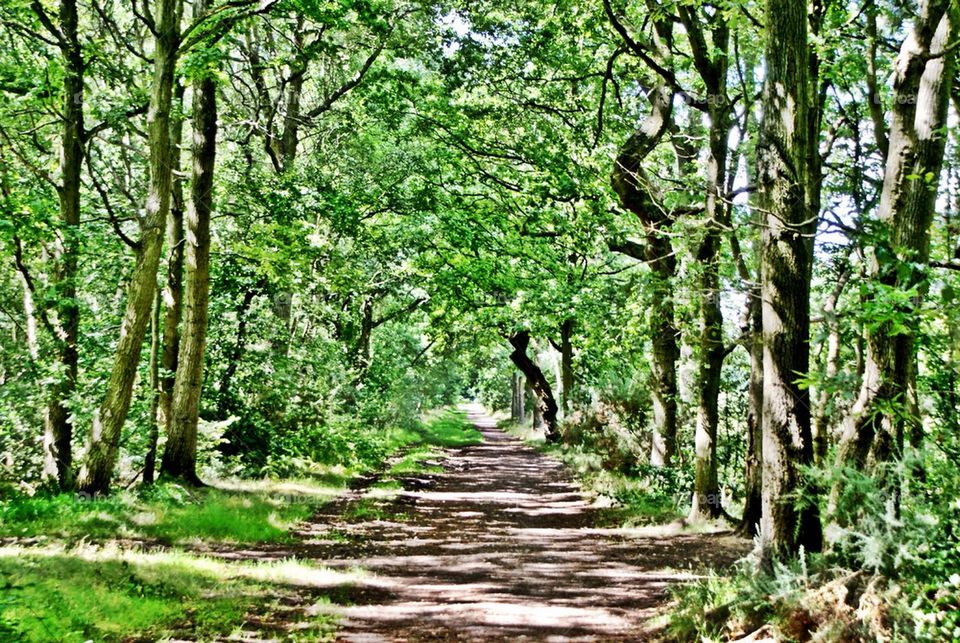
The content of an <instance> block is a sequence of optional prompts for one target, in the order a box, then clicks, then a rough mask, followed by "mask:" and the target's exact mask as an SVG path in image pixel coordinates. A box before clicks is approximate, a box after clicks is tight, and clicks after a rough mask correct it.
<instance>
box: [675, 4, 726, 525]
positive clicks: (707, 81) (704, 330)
mask: <svg viewBox="0 0 960 643" xmlns="http://www.w3.org/2000/svg"><path fill="white" fill-rule="evenodd" d="M678 10H679V12H680V19H681V21H682V22H683V24H684V29H685V31H686V32H687V37H688V38H689V40H690V48H691V50H692V51H693V55H694V65H695V67H696V69H697V71H698V73H699V74H700V77H701V78H702V79H703V82H704V86H705V87H706V89H707V94H708V97H709V100H708V101H707V116H708V118H709V120H710V130H709V134H708V137H707V138H708V145H709V156H708V158H707V166H706V199H705V208H704V215H705V221H704V227H705V233H704V238H703V240H702V241H701V242H700V247H699V249H698V251H697V262H698V264H699V266H700V270H701V273H700V297H701V301H700V312H701V319H700V365H699V372H698V376H697V424H696V437H695V452H694V488H693V502H692V504H691V507H690V514H689V520H691V521H696V520H701V519H707V518H716V517H718V516H721V515H723V513H724V512H723V507H722V506H721V503H720V485H719V481H718V478H717V427H718V424H719V422H720V414H719V405H720V376H721V371H722V368H723V359H724V357H725V356H726V350H725V348H724V345H723V313H722V311H721V308H720V257H719V253H720V233H721V231H722V229H723V226H724V225H725V224H726V223H727V214H726V205H725V203H724V194H725V193H726V191H727V155H728V148H729V143H728V140H729V136H730V116H731V107H730V103H729V101H728V100H727V80H726V79H727V66H728V53H727V52H728V49H729V42H730V31H729V28H728V26H727V23H726V17H725V16H724V14H723V13H722V12H718V13H716V14H714V15H713V16H711V17H709V18H707V20H708V21H709V32H710V35H711V42H710V43H709V44H708V43H707V39H706V38H705V31H706V29H704V27H703V26H702V25H701V22H700V20H699V19H697V17H696V15H697V14H695V12H694V10H691V9H690V8H689V7H685V6H680V7H679V8H678Z"/></svg>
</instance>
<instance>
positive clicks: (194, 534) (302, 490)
mask: <svg viewBox="0 0 960 643" xmlns="http://www.w3.org/2000/svg"><path fill="white" fill-rule="evenodd" d="M342 486H343V485H342V484H341V485H339V486H336V487H327V486H319V485H317V484H316V483H312V482H304V481H300V482H284V483H279V482H276V483H270V482H257V483H239V482H237V483H223V486H222V487H208V488H203V489H187V488H184V487H181V486H179V485H175V484H161V485H157V486H154V487H150V488H147V489H145V490H142V491H139V492H123V493H118V494H116V495H114V496H110V497H108V498H97V499H85V498H83V497H79V496H74V495H71V494H61V495H57V496H43V495H38V496H34V497H26V496H19V497H15V498H12V499H9V500H7V501H4V502H0V536H8V537H10V536H14V537H37V536H47V537H50V538H61V539H65V540H77V539H80V538H84V539H87V540H106V539H110V538H146V539H157V540H160V541H162V542H165V543H170V544H175V543H179V542H184V541H188V540H193V539H200V540H209V541H217V542H231V543H256V542H285V541H288V540H289V539H290V538H291V535H290V529H291V528H292V527H293V526H294V525H296V524H297V523H298V522H300V521H302V520H304V519H306V518H308V517H309V516H310V515H311V514H312V513H313V512H314V511H315V510H316V508H317V507H318V506H320V505H321V504H323V503H324V502H326V501H328V500H329V499H331V498H332V497H334V496H335V495H337V494H338V493H339V492H340V490H341V489H342Z"/></svg>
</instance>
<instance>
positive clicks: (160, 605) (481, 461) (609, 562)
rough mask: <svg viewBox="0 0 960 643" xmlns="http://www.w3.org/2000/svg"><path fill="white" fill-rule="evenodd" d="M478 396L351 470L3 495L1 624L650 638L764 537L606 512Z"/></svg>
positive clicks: (62, 628)
mask: <svg viewBox="0 0 960 643" xmlns="http://www.w3.org/2000/svg"><path fill="white" fill-rule="evenodd" d="M465 411H466V414H465V415H464V413H462V412H461V413H453V412H449V411H448V412H446V413H444V414H441V415H438V416H437V417H434V418H432V419H430V420H429V421H427V422H426V423H425V424H424V429H423V433H422V434H421V435H420V437H419V438H418V439H417V440H413V441H411V442H409V443H408V444H407V446H406V447H403V448H402V449H400V450H399V451H396V452H395V454H394V456H393V457H391V458H390V459H389V460H388V461H387V462H386V464H385V465H384V466H382V467H381V468H380V469H379V470H378V471H377V472H373V473H367V474H365V475H361V476H359V477H355V478H352V480H351V481H350V482H349V484H347V486H343V484H344V483H345V481H346V480H347V479H348V478H345V477H342V476H341V477H340V478H337V480H340V485H339V486H338V485H337V484H336V482H337V481H336V480H331V481H329V482H330V484H329V486H324V485H325V484H326V483H324V482H322V481H312V482H311V481H308V480H303V481H296V480H290V481H282V480H276V481H260V482H239V481H237V482H232V483H231V482H229V481H220V482H216V483H215V484H214V486H211V487H208V488H206V489H202V490H192V491H187V490H185V489H183V488H182V487H178V486H176V485H172V486H171V485H168V486H159V487H157V488H155V489H153V490H151V491H148V492H147V493H146V495H145V496H144V495H136V494H131V493H123V494H118V495H117V496H114V497H110V498H106V499H101V500H95V501H82V502H81V501H78V500H77V499H75V498H73V497H71V496H70V495H68V494H65V495H61V496H55V497H48V498H44V497H40V496H38V497H36V498H27V499H21V500H19V501H8V502H6V503H5V504H4V503H0V640H22V641H38V642H40V641H42V642H44V643H46V642H47V641H61V642H63V643H74V642H76V643H81V642H84V641H89V640H96V641H124V642H125V643H131V642H140V641H143V642H146V641H157V640H164V641H224V640H230V641H247V642H250V643H252V642H262V641H291V642H294V641H296V642H305V641H329V640H338V641H468V640H484V641H490V640H493V641H498V640H499V641H517V640H537V641H549V640H558V641H559V640H562V641H570V640H600V641H643V640H650V639H651V638H656V637H657V633H656V632H655V631H654V630H653V629H652V627H653V626H652V625H651V624H650V623H651V617H653V616H655V615H657V614H658V613H661V612H663V611H664V608H665V606H666V604H667V603H668V601H669V593H668V589H669V588H670V587H671V586H674V585H676V584H677V583H682V582H684V581H688V580H692V579H694V578H696V577H698V576H699V575H702V574H703V573H705V571H706V570H708V569H720V568H723V567H725V566H727V565H729V564H730V563H732V562H733V561H734V560H736V559H738V558H740V557H741V556H742V555H743V554H744V553H745V552H746V551H747V550H748V549H749V547H750V543H749V542H748V541H745V540H743V539H740V538H737V537H734V536H733V535H731V534H729V533H710V534H706V533H691V531H690V530H689V529H686V528H683V527H682V526H681V525H679V524H678V523H673V524H670V525H661V526H652V527H641V528H609V527H606V526H604V525H609V524H610V520H609V518H610V514H609V510H604V509H603V508H601V507H600V506H599V505H600V504H601V503H594V502H593V501H592V499H591V497H590V494H589V493H587V492H585V491H583V490H582V489H581V487H580V486H579V485H578V484H577V483H576V482H575V481H574V480H573V477H572V474H571V470H570V469H568V468H567V467H566V466H565V465H563V464H562V463H561V462H559V461H558V460H557V459H555V458H553V457H550V456H548V455H545V454H543V453H541V452H539V451H538V450H536V449H535V448H534V447H532V446H529V445H528V444H526V443H524V442H523V441H521V440H520V439H518V438H516V437H513V436H510V435H508V434H507V433H505V432H503V430H501V429H500V428H498V427H497V425H496V422H495V421H494V420H493V419H492V418H490V417H489V416H487V415H485V414H484V412H483V410H482V409H481V408H480V407H467V408H466V409H465ZM334 477H336V476H334ZM184 494H186V495H184ZM661 620H662V619H661Z"/></svg>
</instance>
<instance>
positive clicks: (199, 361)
mask: <svg viewBox="0 0 960 643" xmlns="http://www.w3.org/2000/svg"><path fill="white" fill-rule="evenodd" d="M208 7H209V0H197V1H196V2H195V4H194V5H193V12H194V19H195V20H196V19H199V18H200V17H201V16H203V15H204V14H205V13H206V12H207V9H208ZM216 153H217V86H216V83H215V81H214V78H213V72H212V71H208V72H206V73H204V75H203V77H202V78H201V79H200V80H198V81H197V82H196V83H195V84H194V89H193V176H192V181H191V194H190V204H189V206H188V208H187V244H186V263H187V288H186V298H185V299H186V306H185V310H184V316H183V335H182V337H181V340H180V354H179V355H178V357H177V377H176V382H175V383H174V387H173V416H172V423H171V425H170V429H169V432H168V435H167V444H166V448H165V449H164V452H163V462H162V464H161V472H162V473H163V475H165V476H169V477H171V478H177V479H181V480H184V481H186V482H188V483H191V484H201V482H200V478H199V476H198V475H197V424H198V422H199V414H200V394H201V391H202V388H203V357H204V349H205V348H206V343H207V318H208V310H209V295H210V214H211V213H212V211H213V174H214V167H215V163H216Z"/></svg>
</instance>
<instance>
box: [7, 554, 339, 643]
mask: <svg viewBox="0 0 960 643" xmlns="http://www.w3.org/2000/svg"><path fill="white" fill-rule="evenodd" d="M354 580H355V577H353V576H350V575H343V576H342V578H340V577H338V576H336V574H335V573H334V572H331V571H329V570H322V569H318V568H312V567H308V566H305V565H304V564H303V563H298V562H296V561H284V562H282V563H275V564H251V563H224V562H219V561H215V560H212V559H206V558H203V557H197V556H190V555H186V554H182V553H175V552H166V553H149V554H148V553H138V552H134V551H130V550H121V549H116V548H113V549H110V548H91V547H77V548H73V549H49V548H47V549H40V548H18V547H5V548H0V588H2V590H3V591H2V593H0V639H2V640H17V641H37V642H46V641H60V642H63V643H72V642H77V643H80V642H82V641H88V640H96V641H120V640H129V639H131V638H133V639H149V640H159V639H164V638H178V637H184V636H187V637H189V638H191V639H196V640H201V641H202V640H211V639H214V638H217V639H219V638H222V637H224V636H228V635H230V634H231V633H233V632H235V631H236V630H238V629H239V628H240V627H241V626H244V624H245V623H246V621H247V620H248V615H249V614H251V613H252V612H257V613H262V611H263V608H264V606H269V604H270V603H271V602H273V601H275V600H277V599H278V598H279V597H280V596H281V595H282V594H283V593H285V592H286V593H289V589H288V587H289V585H291V584H307V585H310V584H312V585H323V584H327V585H329V586H330V588H331V592H333V590H335V589H336V587H337V585H338V584H342V583H349V582H352V581H354ZM339 581H342V583H338V582H339ZM333 618H334V617H333V616H332V615H331V614H324V615H321V616H319V617H313V618H307V617H305V622H304V623H298V624H297V625H298V635H297V637H296V638H297V640H321V639H323V638H329V635H330V633H331V629H332V621H333ZM301 635H302V636H301Z"/></svg>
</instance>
